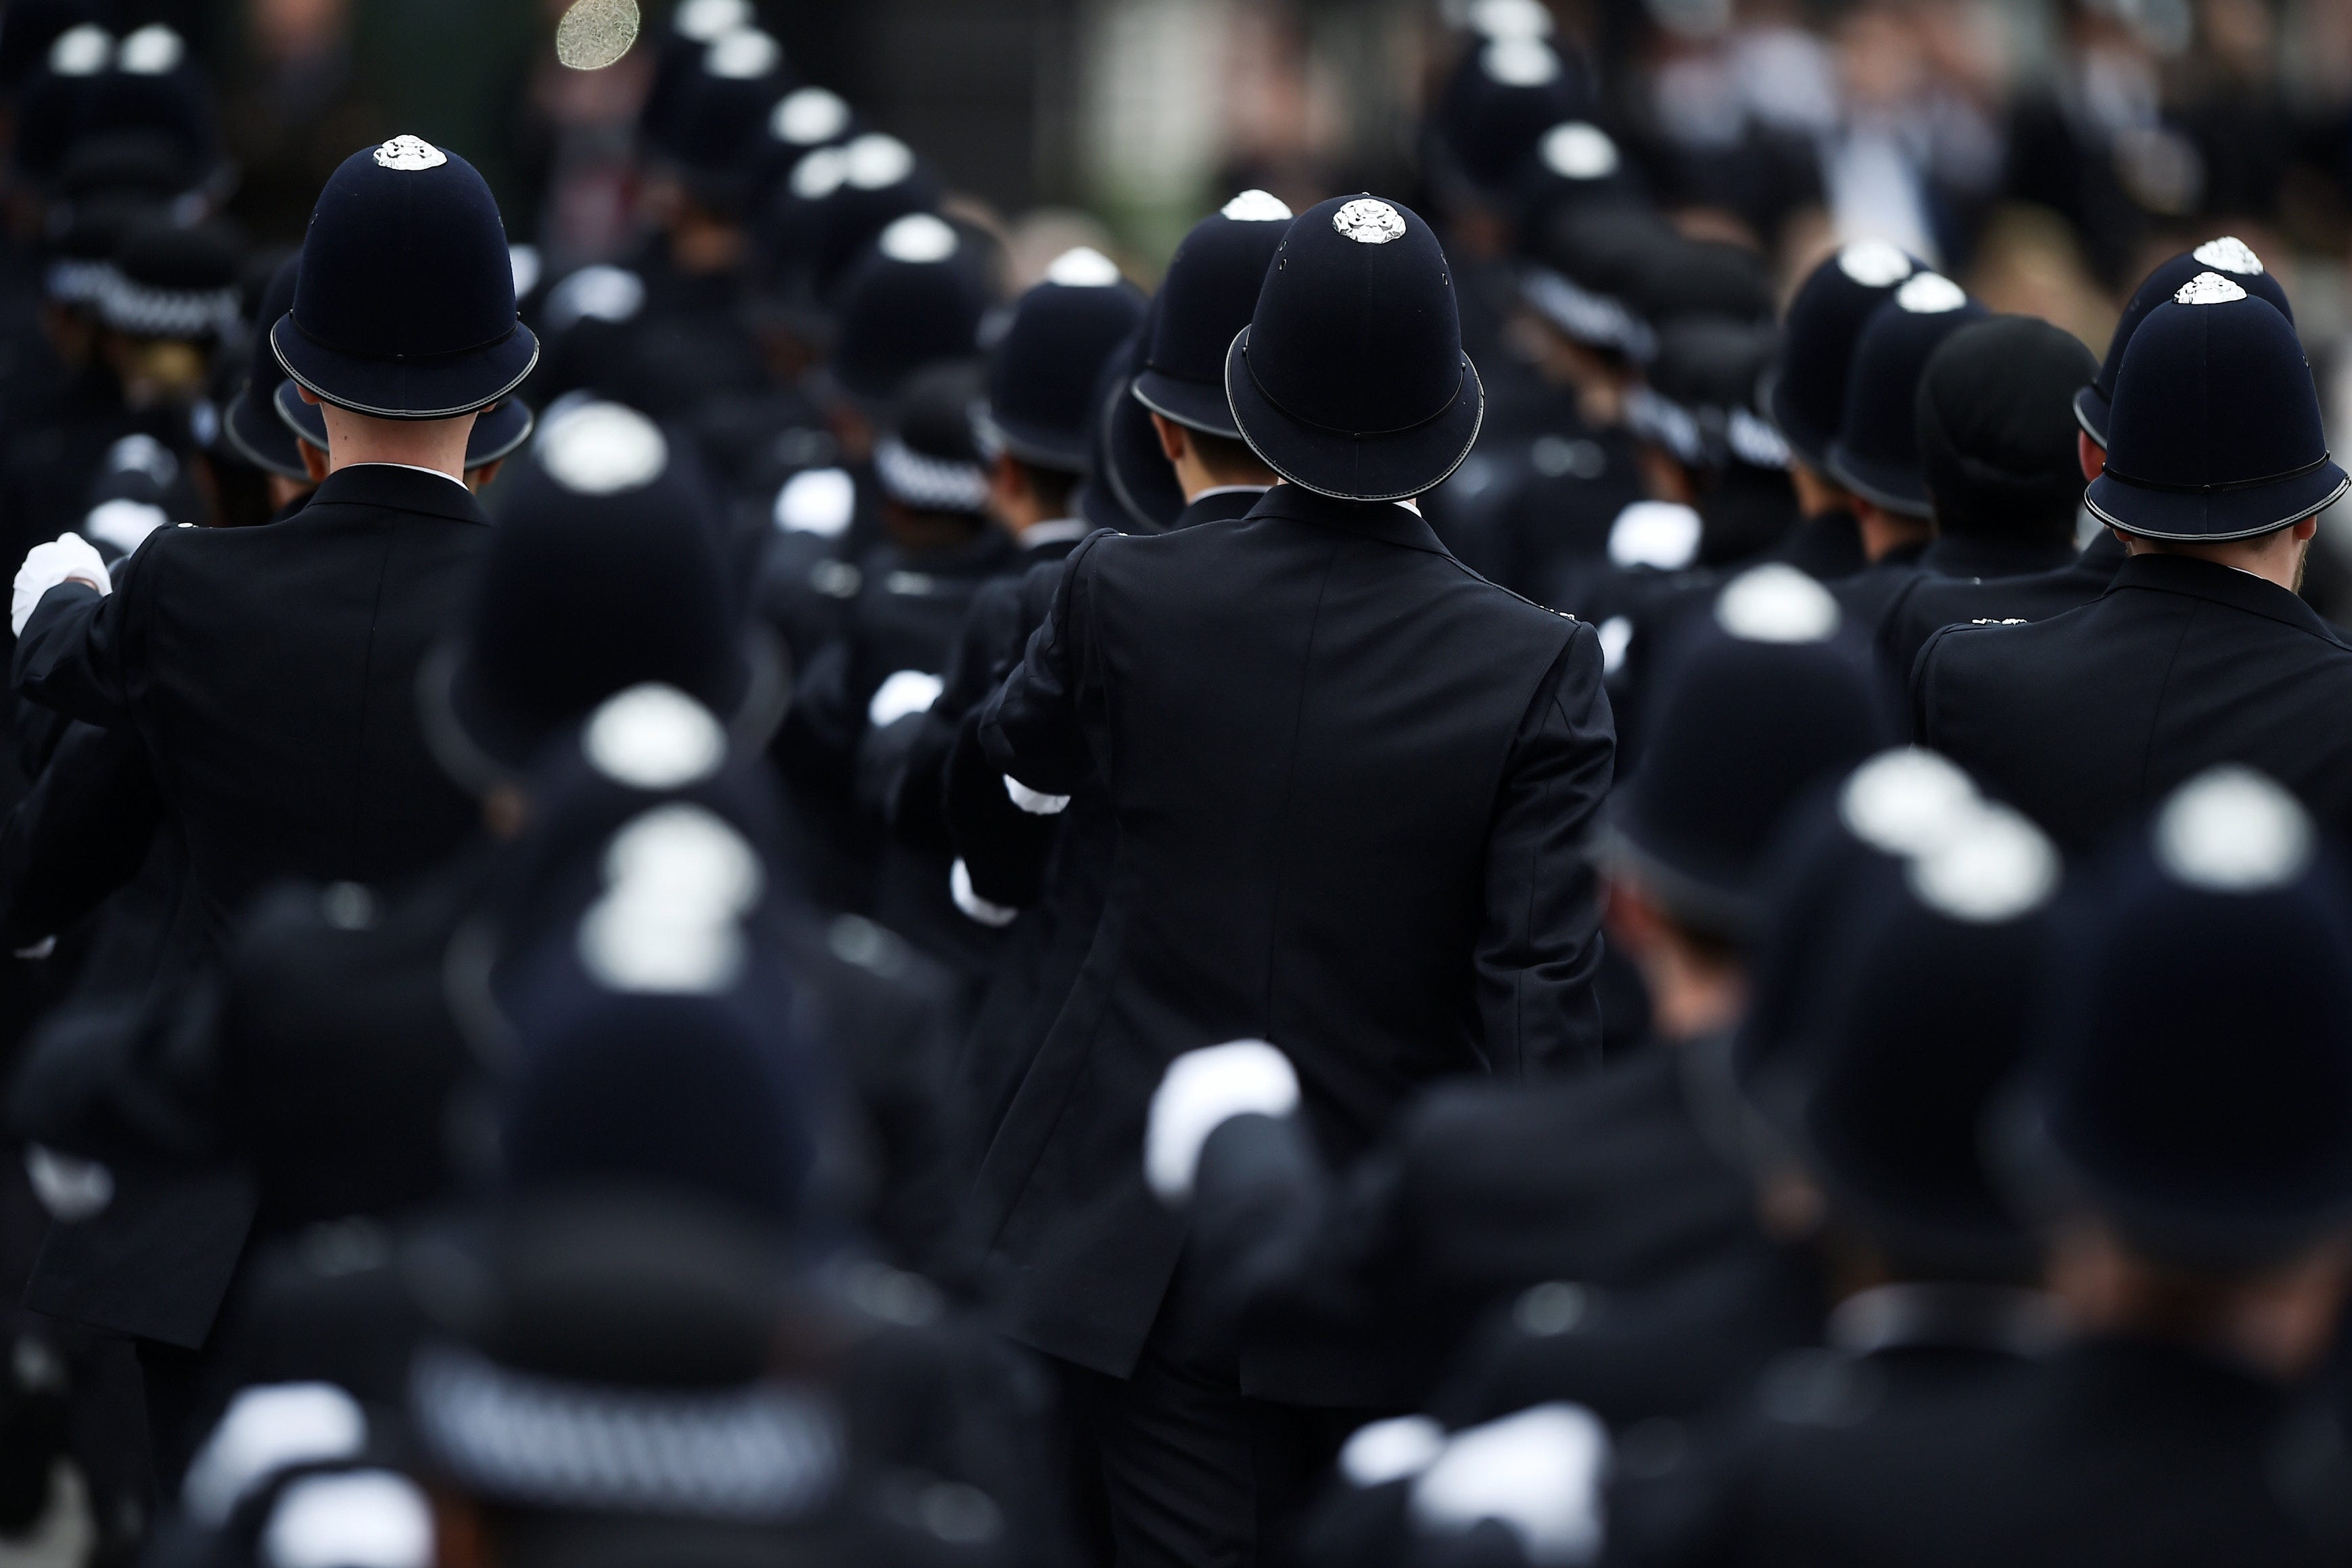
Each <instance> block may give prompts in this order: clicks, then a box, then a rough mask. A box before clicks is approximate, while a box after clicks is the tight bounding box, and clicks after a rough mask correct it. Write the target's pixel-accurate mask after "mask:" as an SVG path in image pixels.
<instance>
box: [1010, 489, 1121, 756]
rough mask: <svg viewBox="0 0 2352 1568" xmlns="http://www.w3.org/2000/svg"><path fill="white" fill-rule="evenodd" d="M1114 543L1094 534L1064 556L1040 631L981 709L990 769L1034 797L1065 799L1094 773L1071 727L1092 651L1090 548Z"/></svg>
mask: <svg viewBox="0 0 2352 1568" xmlns="http://www.w3.org/2000/svg"><path fill="white" fill-rule="evenodd" d="M1115 538H1118V535H1116V534H1113V533H1110V532H1108V531H1105V532H1102V533H1097V534H1095V535H1093V536H1092V537H1091V538H1088V539H1087V541H1086V542H1085V543H1084V544H1081V545H1080V546H1078V548H1077V549H1075V550H1073V551H1072V552H1070V556H1069V559H1067V560H1066V562H1065V563H1064V565H1063V569H1062V580H1061V583H1060V585H1059V586H1058V587H1057V588H1056V589H1055V592H1054V607H1053V608H1052V609H1051V610H1050V611H1048V612H1046V614H1045V624H1043V625H1041V626H1039V627H1038V628H1037V630H1036V632H1034V634H1033V635H1032V636H1031V637H1030V639H1029V645H1028V647H1027V649H1026V650H1025V651H1024V653H1022V656H1021V663H1020V664H1016V665H1014V666H1013V673H1012V674H1009V675H1007V676H1006V677H1005V678H1004V684H1003V685H1001V686H999V687H998V688H997V689H996V691H995V692H994V694H993V695H991V696H990V697H989V699H988V703H987V706H984V707H983V708H982V710H981V716H980V740H981V744H982V747H985V748H986V754H987V757H988V760H989V763H990V765H991V766H992V767H993V768H996V769H997V770H998V771H999V772H1001V773H1003V774H1006V775H1008V776H1009V777H1011V778H1013V779H1018V780H1020V782H1021V783H1022V784H1023V785H1024V787H1026V788H1028V789H1034V790H1035V791H1036V792H1037V793H1039V794H1041V795H1067V794H1069V793H1071V792H1072V791H1073V790H1075V789H1076V788H1077V787H1078V784H1079V783H1080V781H1082V780H1083V779H1086V778H1087V775H1088V774H1089V773H1090V772H1091V771H1092V770H1093V763H1092V761H1091V759H1090V758H1088V756H1087V740H1086V734H1085V731H1084V729H1083V728H1082V727H1081V726H1080V724H1079V721H1078V703H1079V687H1080V684H1081V682H1082V681H1083V680H1084V679H1085V678H1086V674H1087V668H1088V662H1089V658H1090V656H1091V653H1092V651H1093V650H1092V639H1093V628H1092V626H1091V624H1090V619H1091V617H1090V615H1089V613H1088V603H1089V595H1088V592H1087V588H1088V585H1089V583H1090V581H1091V580H1092V578H1093V576H1094V571H1095V565H1096V563H1095V552H1096V550H1097V547H1099V546H1100V545H1101V544H1102V543H1103V541H1104V540H1106V539H1115Z"/></svg>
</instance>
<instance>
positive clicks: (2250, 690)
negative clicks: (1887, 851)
mask: <svg viewBox="0 0 2352 1568" xmlns="http://www.w3.org/2000/svg"><path fill="white" fill-rule="evenodd" d="M2107 434H2108V435H2109V437H2110V444H2109V446H2108V449H2107V464H2106V465H2105V469H2104V471H2103V472H2102V473H2101V475H2100V476H2099V477H2098V478H2097V479H2095V480H2093V481H2092V483H2091V487H2090V490H2089V492H2088V495H2087V497H2086V504H2087V505H2088V506H2089V507H2090V508H2091V510H2092V511H2093V512H2094V513H2095V515H2096V516H2097V517H2099V519H2100V520H2101V521H2102V522H2105V523H2106V524H2107V525H2108V526H2109V527H2110V528H2113V529H2115V530H2116V535H2117V537H2118V538H2121V539H2122V540H2123V543H2124V545H2125V548H2126V549H2128V550H2129V551H2130V559H2128V560H2126V561H2125V562H2124V564H2123V565H2122V566H2121V567H2119V568H2117V569H2116V575H2115V580H2114V582H2113V583H2112V585H2111V586H2110V587H2109V588H2108V590H2107V591H2106V592H2105V595H2103V596H2102V597H2101V598H2099V599H2098V600H2096V601H2093V602H2092V603H2090V604H2087V605H2084V607H2083V608H2081V609H2080V610H2076V611H2072V612H2068V613H2066V614H2063V615H2060V616H2056V617H2053V619H2051V620H2048V621H2043V622H2035V623H2032V624H2030V625H2015V626H2008V625H1988V626H1973V625H1971V626H1952V627H1947V628H1945V629H1944V630H1943V631H1940V632H1937V633H1936V634H1935V636H1934V637H1932V638H1931V639H1929V641H1928V643H1927V645H1926V647H1925V648H1924V649H1923V650H1922V651H1921V653H1920V656H1919V662H1918V664H1917V666H1916V669H1915V670H1914V672H1913V675H1912V687H1911V691H1912V704H1913V708H1914V713H1915V718H1916V725H1917V732H1918V735H1919V737H1920V738H1921V739H1922V741H1924V742H1925V743H1926V744H1927V745H1930V746H1933V747H1937V748H1938V749H1939V750H1943V751H1946V752H1948V753H1949V754H1950V755H1951V756H1953V757H1954V758H1958V760H1960V761H1961V762H1963V763H1965V764H1966V765H1967V766H1969V768H1971V769H1972V770H1974V771H1975V772H1977V773H1978V774H1979V776H1980V777H1981V778H1982V779H1984V781H1985V783H1986V785H1987V787H1988V788H1990V789H1993V790H1994V791H1996V792H1998V793H1999V794H2000V795H2002V796H2004V797H2005V798H2007V799H2009V800H2012V801H2014V802H2015V803H2016V804H2017V805H2019V806H2021V807H2022V808H2023V809H2024V810H2026V812H2027V813H2028V814H2029V815H2031V816H2032V817H2034V818H2035V819H2036V820H2037V821H2040V822H2041V823H2042V826H2043V827H2044V828H2046V829H2047V830H2048V831H2050V832H2051V834H2052V835H2053V837H2054V838H2056V839H2057V840H2058V841H2059V842H2060V843H2061V844H2062V845H2063V846H2064V847H2065V848H2067V849H2068V850H2069V851H2081V850H2084V849H2087V848H2088V847H2090V846H2091V845H2092V844H2093V843H2094V842H2095V841H2097V840H2098V839H2099V838H2100V837H2101V836H2102V835H2103V834H2105V832H2106V831H2108V830H2109V829H2111V828H2112V827H2114V826H2115V825H2116V824H2117V823H2118V822H2119V821H2122V820H2124V819H2126V818H2127V817H2129V816H2130V815H2131V814H2132V812H2133V811H2135V810H2139V809H2144V808H2146V807H2147V806H2148V805H2149V804H2151V803H2152V802H2153V801H2154V800H2157V799H2158V798H2160V797H2161V796H2162V795H2163V793H2164V792H2166V791H2167V790H2168V789H2171V788H2172V787H2173V786H2175V785H2176V784H2178V783H2179V782H2180V781H2181V780H2183V779H2187V778H2189V777H2190V776H2191V775H2193V774H2195V773H2198V772H2200V771H2201V770H2202V769H2204V768H2207V767H2210V766H2211V765H2213V764H2215V763H2217V762H2222V761H2236V762H2244V763H2247V764H2250V765H2252V766H2255V767H2259V768H2263V770H2264V771H2265V772H2267V773H2269V774H2270V775H2271V776H2272V777H2273V778H2275V779H2278V780H2279V781H2280V782H2281V783H2283V784H2284V785H2285V786H2286V787H2287V788H2288V789H2292V790H2294V791H2295V792H2296V793H2297V794H2298V795H2300V796H2302V797H2303V798H2304V799H2305V800H2306V801H2307V802H2308V803H2309V804H2310V806H2311V808H2312V809H2313V810H2315V811H2316V812H2317V813H2318V814H2319V815H2320V816H2321V817H2322V818H2323V819H2324V820H2326V821H2330V822H2340V821H2347V820H2348V819H2352V749H2347V745H2346V743H2345V740H2344V737H2343V736H2342V735H2341V732H2340V730H2339V728H2338V727H2336V726H2335V725H2334V724H2332V723H2331V722H2329V721H2328V720H2327V719H2326V717H2325V716H2326V715H2327V714H2329V713H2331V712H2333V711H2334V709H2335V706H2336V705H2337V704H2338V703H2340V702H2341V701H2342V700H2343V699H2344V697H2345V695H2346V694H2347V692H2352V648H2347V646H2346V644H2345V643H2344V642H2343V640H2342V639H2341V638H2340V637H2339V636H2338V635H2337V634H2336V632H2335V631H2334V629H2333V628H2331V627H2329V626H2328V625H2327V624H2326V622H2322V621H2321V620H2320V619H2319V617H2318V616H2316V615H2315V614H2314V613H2312V612H2311V610H2310V609H2309V607H2308V606H2306V605H2305V603H2304V602H2303V601H2301V600H2300V599H2298V598H2296V597H2295V594H2294V585H2295V583H2296V582H2297V581H2298V580H2299V577H2300V572H2301V568H2302V563H2303V556H2304V552H2305V549H2308V548H2309V545H2310V541H2311V538H2312V536H2313V535H2314V534H2315V532H2316V531H2317V530H2318V526H2319V525H2318V518H2317V516H2316V514H2317V513H2318V512H2319V511H2320V510H2321V509H2322V508H2324V507H2326V506H2327V505H2328V504H2329V503H2330V502H2332V501H2334V500H2336V498H2337V497H2340V496H2341V495H2342V494H2343V493H2344V490H2345V488H2346V486H2347V483H2352V481H2347V479H2346V477H2345V475H2344V471H2343V470H2342V469H2340V468H2338V467H2337V466H2336V465H2335V464H2333V463H2332V462H2330V461H2329V460H2328V457H2327V448H2326V439H2325V436H2324V434H2323V433H2322V431H2321V427H2320V420H2319V401H2318V397H2317V394H2316V393H2315V391H2314V389H2313V386H2312V382H2311V371H2310V369H2309V367H2308V366H2307V365H2306V364H2305V361H2304V357H2303V350H2302V347H2301V345H2300V344H2298V343H2297V342H2296V340H2295V336H2294V327H2293V326H2292V325H2291V324H2290V323H2289V322H2288V321H2287V319H2286V318H2285V317H2284V316H2282V315H2280V314H2279V313H2278V311H2277V310H2275V309H2273V308H2272V307H2271V306H2270V305H2269V304H2267V303H2266V302H2264V301H2263V300H2262V299H2260V298H2255V297H2253V296H2252V294H2251V293H2250V292H2249V291H2248V290H2247V289H2246V288H2244V287H2242V286H2241V285H2239V284H2238V283H2236V282H2235V281H2233V280H2232V279H2231V278H2229V277H2223V276H2222V275H2221V274H2220V273H2218V272H2204V273H2200V274H2199V275H2198V276H2197V277H2193V278H2191V279H2190V280H2189V282H2187V283H2185V284H2183V285H2182V286H2181V287H2180V288H2179V290H2178V291H2177V292H2176V293H2175V295H2174V296H2173V298H2172V299H2170V300H2169V301H2167V302H2166V303H2164V304H2162V305H2159V306H2158V307H2157V308H2155V309H2154V310H2152V311H2150V312H2149V313H2148V315H2147V319H2145V320H2143V321H2142V322H2141V323H2140V326H2139V329H2138V330H2137V332H2135V333H2134V334H2133V337H2132V340H2131V344H2130V346H2129V348H2128V349H2127V350H2126V351H2125V354H2124V361H2123V367H2122V369H2121V371H2119V372H2118V374H2117V376H2116V395H2115V408H2114V413H2113V416H2112V417H2111V419H2110V420H2109V423H2108V425H2107ZM2053 758H2063V761H2054V760H2053Z"/></svg>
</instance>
